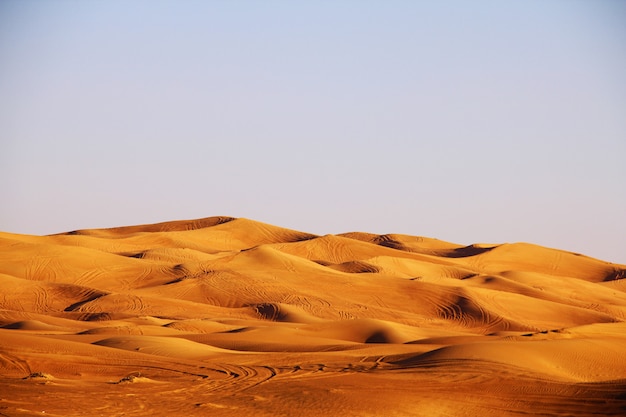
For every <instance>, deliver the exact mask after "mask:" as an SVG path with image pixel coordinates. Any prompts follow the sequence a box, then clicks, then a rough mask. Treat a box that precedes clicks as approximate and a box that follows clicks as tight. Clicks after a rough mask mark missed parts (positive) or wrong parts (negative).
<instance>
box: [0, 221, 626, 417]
mask: <svg viewBox="0 0 626 417" xmlns="http://www.w3.org/2000/svg"><path fill="white" fill-rule="evenodd" d="M624 278H626V265H619V264H614V263H610V262H606V261H602V260H598V259H594V258H591V257H587V256H585V255H582V254H576V253H570V252H566V251H562V250H558V249H552V248H546V247H542V246H538V245H533V244H531V243H498V244H486V243H476V244H472V245H469V246H464V245H458V244H454V243H450V242H445V241H441V240H437V239H435V238H430V237H421V236H411V235H403V234H387V235H377V234H370V233H365V232H348V233H340V234H336V235H324V236H319V235H315V234H311V233H306V232H300V231H296V230H291V229H287V228H282V227H279V226H274V225H270V224H266V223H262V222H259V221H254V220H250V219H246V218H233V217H224V216H216V217H208V218H203V219H198V220H189V221H187V220H181V221H169V222H164V223H157V224H148V225H139V226H126V227H117V228H110V229H88V230H76V231H72V232H67V233H61V234H55V235H46V236H35V235H23V234H13V233H4V232H3V233H0V288H1V290H2V291H1V297H0V415H1V416H41V415H46V416H171V415H184V416H206V415H214V416H238V417H242V416H255V417H262V416H303V417H309V416H519V415H544V416H591V415H604V416H622V415H626V359H625V358H626V279H624Z"/></svg>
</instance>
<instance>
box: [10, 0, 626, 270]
mask: <svg viewBox="0 0 626 417" xmlns="http://www.w3.org/2000/svg"><path fill="white" fill-rule="evenodd" d="M624 74H626V2H623V1H620V0H614V1H610V0H586V1H583V0H545V1H538V0H534V1H533V0H530V1H528V0H523V1H516V0H511V1H506V2H502V1H496V0H493V1H487V0H477V1H472V2H468V1H451V0H444V1H434V0H433V1H417V0H416V1H409V0H406V1H400V0H387V1H368V0H352V1H350V0H338V1H329V0H318V1H298V2H294V1H287V0H283V1H279V0H267V1H252V0H248V1H245V0H240V1H226V0H214V1H192V0H182V1H158V0H144V1H140V0H130V1H117V0H110V1H96V0H94V1H78V0H47V1H43V0H38V1H37V0H19V1H14V0H1V1H0V230H2V231H5V232H13V233H24V234H51V233H58V232H64V231H70V230H76V229H85V228H100V227H113V226H122V225H133V224H145V223H154V222H161V221H167V220H176V219H193V218H201V217H208V216H215V215H226V216H233V217H246V218H250V219H254V220H258V221H262V222H266V223H271V224H274V225H278V226H283V227H287V228H291V229H297V230H301V231H306V232H310V233H316V234H320V235H323V234H329V233H333V234H335V233H343V232H349V231H364V232H371V233H402V234H409V235H417V236H428V237H434V238H438V239H442V240H446V241H451V242H456V243H461V244H471V243H477V242H483V243H505V242H531V243H536V244H539V245H544V246H549V247H555V248H559V249H564V250H568V251H572V252H577V253H583V254H585V255H589V256H593V257H596V258H600V259H603V260H607V261H612V262H617V263H624V264H626V160H625V156H626V77H625V76H624Z"/></svg>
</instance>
